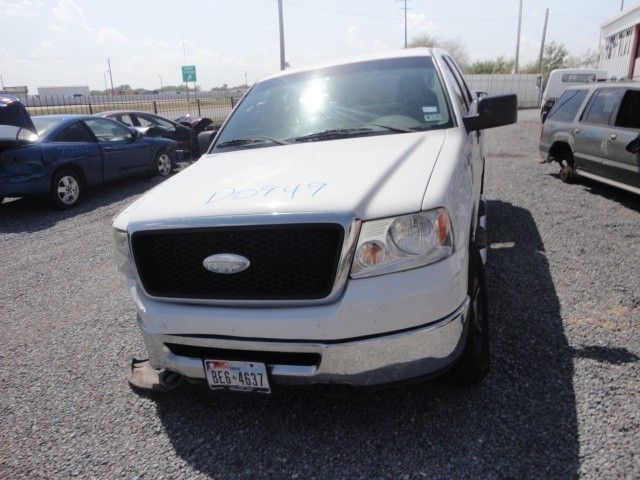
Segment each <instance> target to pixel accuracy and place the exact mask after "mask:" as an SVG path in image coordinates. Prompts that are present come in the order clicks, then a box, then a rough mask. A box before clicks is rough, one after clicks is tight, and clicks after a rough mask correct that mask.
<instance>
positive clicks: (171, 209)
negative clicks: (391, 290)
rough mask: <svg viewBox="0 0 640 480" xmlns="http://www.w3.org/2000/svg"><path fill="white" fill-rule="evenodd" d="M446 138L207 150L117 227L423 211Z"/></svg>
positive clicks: (437, 134)
mask: <svg viewBox="0 0 640 480" xmlns="http://www.w3.org/2000/svg"><path fill="white" fill-rule="evenodd" d="M445 138H446V131H445V130H434V131H430V132H416V133H401V134H385V135H378V136H369V137H359V138H350V139H341V140H331V141H323V142H311V143H301V144H293V145H283V146H273V147H264V148H252V149H245V150H236V151H232V152H226V153H216V154H211V155H205V156H203V157H201V158H200V160H198V161H197V162H196V163H194V164H193V165H191V166H190V167H188V168H187V169H185V170H184V171H182V172H181V173H179V174H178V175H176V176H174V177H172V178H170V179H168V180H166V181H165V182H163V183H161V184H160V185H158V186H157V187H155V188H154V189H152V190H151V191H149V192H147V193H146V194H145V195H144V196H142V197H141V198H140V199H138V200H137V201H136V202H134V203H133V204H132V205H130V206H129V207H128V208H126V209H125V210H124V211H123V212H122V213H121V214H120V215H119V216H118V217H117V218H116V220H115V221H114V226H116V227H117V228H121V229H126V228H128V229H129V230H130V231H132V230H136V229H142V228H145V229H148V228H152V227H154V226H157V227H158V228H167V227H168V226H171V225H178V224H179V225H185V224H189V225H193V226H196V225H214V224H216V221H215V220H213V219H219V218H220V217H229V216H246V215H249V216H251V215H277V214H300V213H317V214H324V213H331V214H341V215H342V214H344V215H349V216H352V217H356V218H360V219H363V220H367V219H371V218H383V217H387V216H392V215H398V214H403V213H409V212H415V211H419V210H420V209H421V206H422V202H423V197H424V194H425V190H426V186H427V183H428V181H429V177H430V175H431V172H432V170H433V167H434V165H435V162H436V160H437V158H438V155H439V152H440V149H441V148H442V145H443V143H444V141H445Z"/></svg>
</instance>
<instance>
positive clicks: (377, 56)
mask: <svg viewBox="0 0 640 480" xmlns="http://www.w3.org/2000/svg"><path fill="white" fill-rule="evenodd" d="M438 50H439V49H435V48H422V47H421V48H405V49H402V50H392V51H389V52H383V53H369V54H365V55H357V56H352V57H347V58H343V59H339V60H330V61H325V62H320V63H316V64H312V65H308V66H304V67H298V68H289V69H287V70H283V71H281V72H278V73H275V74H273V75H270V76H268V77H265V78H264V79H263V81H264V80H271V79H273V78H278V77H284V76H287V75H291V74H294V73H301V72H310V71H313V70H318V69H321V68H328V67H336V66H339V65H348V64H350V63H361V62H369V61H373V60H385V59H389V58H404V57H431V56H433V54H434V52H436V51H438Z"/></svg>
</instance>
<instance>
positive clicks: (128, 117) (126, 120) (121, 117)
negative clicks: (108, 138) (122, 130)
mask: <svg viewBox="0 0 640 480" xmlns="http://www.w3.org/2000/svg"><path fill="white" fill-rule="evenodd" d="M115 119H116V120H118V121H119V122H120V123H124V124H125V125H129V126H130V127H133V120H131V115H129V114H128V113H123V114H121V115H116V117H115Z"/></svg>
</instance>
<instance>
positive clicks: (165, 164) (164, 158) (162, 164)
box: [158, 153, 171, 177]
mask: <svg viewBox="0 0 640 480" xmlns="http://www.w3.org/2000/svg"><path fill="white" fill-rule="evenodd" d="M170 171H171V159H170V158H169V155H167V154H166V153H163V154H162V155H160V156H159V157H158V173H159V174H160V175H161V176H163V177H165V176H167V175H169V172H170Z"/></svg>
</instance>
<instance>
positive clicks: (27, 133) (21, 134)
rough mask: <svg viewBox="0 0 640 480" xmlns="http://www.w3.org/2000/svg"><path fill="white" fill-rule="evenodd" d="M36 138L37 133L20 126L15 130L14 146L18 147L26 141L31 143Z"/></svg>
mask: <svg viewBox="0 0 640 480" xmlns="http://www.w3.org/2000/svg"><path fill="white" fill-rule="evenodd" d="M37 140H38V135H37V134H35V133H33V132H32V131H31V130H29V129H27V128H24V127H21V128H20V129H19V130H18V131H17V132H16V146H17V147H20V146H22V145H26V144H28V143H33V142H35V141H37Z"/></svg>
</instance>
